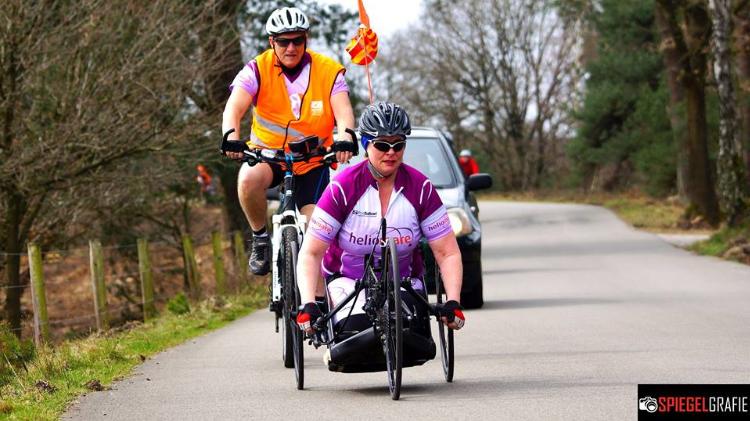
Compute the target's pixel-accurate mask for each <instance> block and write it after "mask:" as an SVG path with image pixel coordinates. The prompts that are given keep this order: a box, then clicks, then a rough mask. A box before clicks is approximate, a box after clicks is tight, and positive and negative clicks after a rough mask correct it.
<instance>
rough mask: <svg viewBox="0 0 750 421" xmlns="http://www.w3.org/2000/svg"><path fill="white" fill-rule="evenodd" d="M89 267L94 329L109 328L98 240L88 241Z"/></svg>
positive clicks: (101, 257)
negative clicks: (92, 295)
mask: <svg viewBox="0 0 750 421" xmlns="http://www.w3.org/2000/svg"><path fill="white" fill-rule="evenodd" d="M89 267H90V268H91V287H92V289H93V291H94V311H95V314H96V329H97V330H99V331H102V330H106V329H109V312H108V311H107V289H106V287H105V286H104V253H103V252H102V243H101V242H99V240H91V241H89Z"/></svg>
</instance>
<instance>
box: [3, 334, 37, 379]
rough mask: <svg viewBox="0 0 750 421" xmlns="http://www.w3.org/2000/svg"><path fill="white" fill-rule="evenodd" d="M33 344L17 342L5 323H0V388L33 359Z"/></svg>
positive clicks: (26, 341)
mask: <svg viewBox="0 0 750 421" xmlns="http://www.w3.org/2000/svg"><path fill="white" fill-rule="evenodd" d="M34 354H35V348H34V344H33V343H31V341H29V340H25V341H22V340H19V339H18V338H17V337H16V335H14V334H13V332H12V331H11V330H10V327H8V325H7V324H5V323H0V386H2V385H4V384H7V383H9V382H10V381H11V380H12V379H13V378H14V377H15V376H16V374H17V372H18V371H26V364H27V363H28V362H29V361H31V360H32V359H33V358H34Z"/></svg>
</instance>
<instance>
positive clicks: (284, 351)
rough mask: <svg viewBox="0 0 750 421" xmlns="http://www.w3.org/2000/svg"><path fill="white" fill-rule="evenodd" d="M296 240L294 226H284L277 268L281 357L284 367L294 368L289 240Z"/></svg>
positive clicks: (292, 276) (292, 281)
mask: <svg viewBox="0 0 750 421" xmlns="http://www.w3.org/2000/svg"><path fill="white" fill-rule="evenodd" d="M292 241H294V242H296V241H297V231H296V230H295V228H294V227H285V228H284V230H283V231H282V233H281V248H280V249H281V256H279V257H280V258H279V260H278V269H279V270H280V278H281V318H282V321H281V341H282V342H281V359H282V361H283V362H284V367H286V368H294V348H293V343H294V330H293V329H292V326H291V322H293V321H294V320H291V319H292V317H291V312H292V311H293V310H294V307H293V306H294V304H293V302H294V295H293V291H295V289H296V288H295V286H294V281H295V280H296V279H297V278H296V277H295V276H294V275H295V274H294V266H293V265H292V262H291V250H292V248H293V247H292V246H291V242H292Z"/></svg>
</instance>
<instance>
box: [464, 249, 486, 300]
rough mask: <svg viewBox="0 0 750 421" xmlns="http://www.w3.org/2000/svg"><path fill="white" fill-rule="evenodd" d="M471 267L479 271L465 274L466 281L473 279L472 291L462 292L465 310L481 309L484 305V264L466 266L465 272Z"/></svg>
mask: <svg viewBox="0 0 750 421" xmlns="http://www.w3.org/2000/svg"><path fill="white" fill-rule="evenodd" d="M469 267H473V268H476V269H477V270H476V271H470V272H466V273H464V280H466V279H471V281H472V284H473V287H472V288H471V290H468V291H461V305H462V306H463V307H464V308H480V307H482V306H483V305H484V296H483V293H482V262H481V261H479V262H478V263H477V264H476V265H471V266H464V270H466V269H467V268H469ZM467 275H468V276H467Z"/></svg>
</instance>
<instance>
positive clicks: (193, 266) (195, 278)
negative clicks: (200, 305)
mask: <svg viewBox="0 0 750 421" xmlns="http://www.w3.org/2000/svg"><path fill="white" fill-rule="evenodd" d="M182 252H183V253H184V258H185V272H186V273H187V277H188V285H190V295H191V297H192V298H193V299H194V300H199V299H200V298H201V278H200V273H199V272H198V262H197V261H196V260H195V250H194V249H193V240H192V239H191V238H190V235H188V234H185V235H183V236H182Z"/></svg>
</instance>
